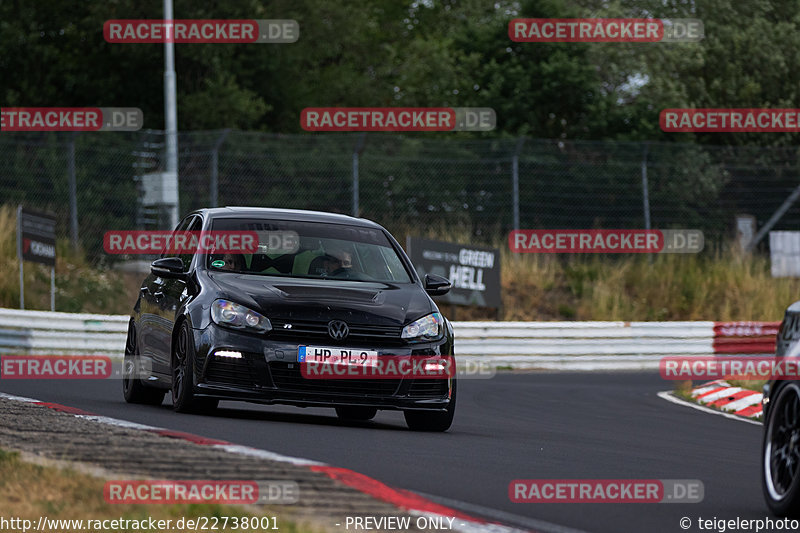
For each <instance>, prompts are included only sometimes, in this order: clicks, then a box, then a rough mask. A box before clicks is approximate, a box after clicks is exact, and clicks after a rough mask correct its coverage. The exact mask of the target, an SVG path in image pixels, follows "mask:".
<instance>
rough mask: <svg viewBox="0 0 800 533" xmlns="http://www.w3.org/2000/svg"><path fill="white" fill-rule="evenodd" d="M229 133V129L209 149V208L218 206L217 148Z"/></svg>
mask: <svg viewBox="0 0 800 533" xmlns="http://www.w3.org/2000/svg"><path fill="white" fill-rule="evenodd" d="M230 131H231V130H229V129H227V130H224V131H223V132H222V135H220V137H219V139H217V141H216V142H215V143H214V147H213V148H212V149H211V182H210V183H209V204H210V207H217V206H219V148H220V146H222V143H223V142H225V138H226V137H227V136H228V133H230Z"/></svg>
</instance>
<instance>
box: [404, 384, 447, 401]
mask: <svg viewBox="0 0 800 533" xmlns="http://www.w3.org/2000/svg"><path fill="white" fill-rule="evenodd" d="M408 395H409V396H411V397H413V398H438V397H441V396H446V395H447V380H446V379H415V380H414V382H413V383H412V384H411V388H410V389H409V391H408Z"/></svg>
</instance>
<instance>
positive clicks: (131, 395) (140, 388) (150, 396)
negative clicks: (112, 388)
mask: <svg viewBox="0 0 800 533" xmlns="http://www.w3.org/2000/svg"><path fill="white" fill-rule="evenodd" d="M138 365H139V347H138V341H137V340H136V326H135V325H134V322H133V320H131V321H130V322H129V323H128V338H127V340H126V341H125V357H124V359H123V361H122V395H123V396H124V397H125V401H126V402H128V403H135V404H141V405H161V402H163V401H164V395H165V394H166V393H167V392H166V391H163V390H160V389H154V388H152V387H148V386H146V385H145V384H144V383H142V380H140V379H139V377H138V374H139V372H138V370H139V366H138Z"/></svg>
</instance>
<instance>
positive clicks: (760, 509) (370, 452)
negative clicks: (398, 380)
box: [0, 372, 768, 533]
mask: <svg viewBox="0 0 800 533" xmlns="http://www.w3.org/2000/svg"><path fill="white" fill-rule="evenodd" d="M671 388H672V385H671V383H668V382H665V381H662V380H661V379H660V378H659V377H658V374H657V373H596V372H595V373H527V374H500V375H498V376H496V377H495V378H493V379H489V380H469V381H466V380H462V381H461V382H460V384H459V404H458V409H457V411H456V419H455V422H454V424H453V427H452V428H451V430H450V431H449V432H448V433H444V434H428V433H415V432H412V431H409V430H408V429H406V426H405V422H404V421H403V417H402V415H401V414H400V413H395V412H380V413H379V414H378V416H377V417H376V419H375V420H374V421H373V422H369V423H364V424H357V425H352V424H351V425H345V424H343V423H341V422H339V421H338V420H337V419H336V416H335V414H334V412H333V409H299V408H292V407H277V406H258V405H250V404H243V403H233V402H223V403H222V404H220V409H219V411H218V412H217V413H216V414H215V415H213V416H200V415H180V414H176V413H174V412H172V410H171V407H170V406H169V405H168V404H169V399H166V400H165V403H164V405H163V406H161V407H157V408H156V407H144V406H131V405H128V404H126V403H125V402H124V400H123V398H122V390H121V389H122V384H121V382H120V381H119V380H103V381H80V382H76V381H64V380H54V381H33V380H30V381H16V380H2V381H0V391H2V392H5V393H9V394H15V395H20V396H28V397H32V398H37V399H39V400H43V401H47V402H55V403H61V404H65V405H69V406H73V407H78V408H81V409H84V410H86V411H90V412H93V413H96V414H101V415H106V416H110V417H114V418H120V419H125V420H130V421H134V422H139V423H143V424H149V425H154V426H160V427H164V428H169V429H174V430H179V431H186V432H191V433H196V434H199V435H203V436H207V437H212V438H217V439H222V440H226V441H230V442H234V443H237V444H243V445H248V446H253V447H257V448H263V449H267V450H271V451H274V452H278V453H281V454H285V455H292V456H297V457H305V458H309V459H315V460H319V461H323V462H326V463H329V464H331V465H335V466H341V467H346V468H350V469H353V470H356V471H358V472H361V473H363V474H367V475H369V476H372V477H375V478H377V479H379V480H382V481H384V482H386V483H388V484H390V485H392V486H395V487H400V488H406V489H410V490H414V491H417V492H421V493H424V494H426V495H428V496H429V497H431V498H433V499H443V500H441V501H442V502H443V503H447V504H449V505H455V506H459V507H461V508H462V509H463V510H465V511H467V512H469V513H470V514H474V515H483V516H485V517H487V518H493V519H500V520H501V521H503V522H506V523H511V524H513V525H517V526H521V527H524V528H526V529H538V530H543V531H547V530H550V531H559V530H560V529H559V528H558V527H557V526H564V527H566V528H574V529H577V530H583V531H593V532H609V533H618V532H621V531H641V532H645V531H669V532H675V531H685V530H683V529H681V527H680V526H679V520H680V519H681V518H682V517H689V518H691V519H692V527H691V528H690V529H688V531H701V529H699V528H698V527H697V519H698V518H699V517H702V518H704V519H707V518H714V517H717V518H719V519H726V520H727V519H734V518H736V517H737V516H738V517H741V518H749V519H759V518H760V519H763V518H765V517H767V516H768V514H767V509H766V504H765V503H764V501H763V497H762V495H761V489H760V487H759V468H758V461H759V456H760V451H761V431H762V428H761V427H760V426H756V425H753V424H748V423H744V422H740V421H736V420H730V419H727V418H724V417H721V416H716V415H712V414H707V413H703V412H700V411H698V410H695V409H691V408H688V407H684V406H680V405H675V404H672V403H669V402H667V401H665V400H662V399H660V398H658V397H657V396H656V393H657V392H659V391H662V390H669V389H671ZM545 478H547V479H574V478H583V479H597V478H613V479H699V480H701V481H702V482H703V483H704V485H705V499H704V501H703V502H702V503H698V504H642V503H640V504H600V503H594V504H577V503H573V504H569V503H561V504H531V503H512V502H511V501H510V500H509V498H508V485H509V483H510V482H511V480H513V479H545ZM561 530H562V531H563V529H561Z"/></svg>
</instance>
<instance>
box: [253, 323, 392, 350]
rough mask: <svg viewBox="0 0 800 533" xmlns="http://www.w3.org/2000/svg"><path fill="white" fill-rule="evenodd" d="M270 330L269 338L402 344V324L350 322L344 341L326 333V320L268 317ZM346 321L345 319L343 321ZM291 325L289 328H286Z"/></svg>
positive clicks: (339, 342)
mask: <svg viewBox="0 0 800 533" xmlns="http://www.w3.org/2000/svg"><path fill="white" fill-rule="evenodd" d="M270 322H272V331H270V333H269V336H270V338H274V339H283V340H289V341H292V340H300V342H306V341H307V340H319V341H325V342H326V343H331V342H336V344H342V343H344V344H347V343H348V342H365V343H376V342H377V343H380V344H382V345H386V344H390V345H395V344H396V345H402V344H403V340H402V339H401V338H400V334H401V333H402V332H403V328H402V326H375V325H371V324H351V323H349V322H348V323H347V326H348V327H349V328H350V335H348V337H347V338H346V339H345V340H344V341H334V340H333V339H332V338H331V337H330V335H328V321H311V320H291V319H282V318H275V319H273V318H270ZM345 322H347V321H345ZM287 325H291V326H292V327H291V328H287V327H286V326H287Z"/></svg>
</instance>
